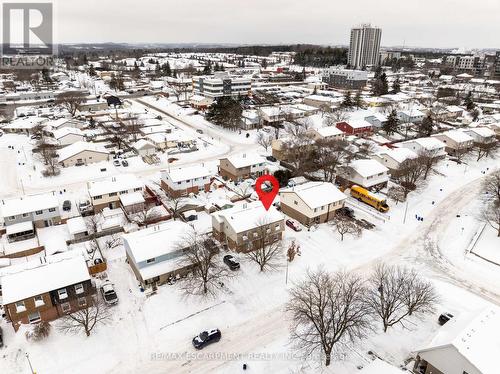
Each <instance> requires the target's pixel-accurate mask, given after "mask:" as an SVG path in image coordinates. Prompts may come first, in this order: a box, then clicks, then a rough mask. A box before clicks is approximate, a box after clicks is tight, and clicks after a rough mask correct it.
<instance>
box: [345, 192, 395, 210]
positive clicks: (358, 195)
mask: <svg viewBox="0 0 500 374" xmlns="http://www.w3.org/2000/svg"><path fill="white" fill-rule="evenodd" d="M351 196H352V197H354V198H355V199H358V200H359V201H362V202H364V203H365V204H368V205H371V206H372V207H374V208H375V209H377V210H378V211H380V212H382V213H386V212H387V211H389V206H388V205H387V202H386V201H385V199H381V198H380V197H378V196H375V195H374V194H372V193H370V191H368V190H365V189H364V188H363V187H360V186H356V185H354V186H352V187H351Z"/></svg>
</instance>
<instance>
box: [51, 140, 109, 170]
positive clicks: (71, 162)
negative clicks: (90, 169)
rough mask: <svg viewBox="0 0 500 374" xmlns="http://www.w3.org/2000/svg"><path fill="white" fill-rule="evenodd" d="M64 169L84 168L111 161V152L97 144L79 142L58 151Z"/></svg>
mask: <svg viewBox="0 0 500 374" xmlns="http://www.w3.org/2000/svg"><path fill="white" fill-rule="evenodd" d="M58 153H59V164H61V166H63V167H69V166H82V165H88V164H93V163H97V162H102V161H108V160H109V152H108V151H107V150H106V149H105V148H104V147H102V146H100V145H97V144H95V143H88V142H82V141H77V142H76V143H73V144H71V145H68V146H66V147H64V148H62V149H60V150H59V151H58Z"/></svg>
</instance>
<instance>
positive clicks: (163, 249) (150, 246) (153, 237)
mask: <svg viewBox="0 0 500 374" xmlns="http://www.w3.org/2000/svg"><path fill="white" fill-rule="evenodd" d="M193 235H194V231H193V228H192V227H191V226H190V225H188V224H187V223H185V222H182V221H169V222H166V223H162V224H159V225H154V226H150V227H148V228H146V229H143V230H139V231H135V232H132V233H130V234H125V235H123V237H122V238H123V245H124V247H125V253H126V256H127V260H128V263H129V265H130V267H131V268H132V271H133V272H134V274H135V276H136V278H137V280H138V281H139V282H140V283H141V285H142V287H143V288H145V287H147V286H148V285H153V284H154V285H160V284H163V283H165V282H167V281H168V280H169V278H171V277H174V278H175V277H176V276H178V275H184V274H186V272H188V271H189V269H190V268H191V267H190V266H189V265H188V264H187V263H186V264H183V263H182V261H183V256H184V253H185V251H186V250H187V249H188V248H189V246H190V245H191V243H190V242H189V240H188V239H189V238H190V237H192V236H193Z"/></svg>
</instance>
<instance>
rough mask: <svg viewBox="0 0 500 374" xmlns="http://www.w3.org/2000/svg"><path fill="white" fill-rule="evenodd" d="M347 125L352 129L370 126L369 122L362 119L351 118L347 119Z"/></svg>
mask: <svg viewBox="0 0 500 374" xmlns="http://www.w3.org/2000/svg"><path fill="white" fill-rule="evenodd" d="M347 123H348V124H349V126H351V127H352V128H353V129H361V128H364V127H372V125H371V123H369V122H367V121H365V120H363V119H351V120H349V121H347Z"/></svg>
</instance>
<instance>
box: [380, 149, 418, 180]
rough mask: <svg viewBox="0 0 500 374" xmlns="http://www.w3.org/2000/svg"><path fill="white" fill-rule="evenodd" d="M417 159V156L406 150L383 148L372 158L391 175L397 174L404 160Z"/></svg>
mask: <svg viewBox="0 0 500 374" xmlns="http://www.w3.org/2000/svg"><path fill="white" fill-rule="evenodd" d="M417 157H418V155H417V154H416V153H415V152H413V151H412V150H411V149H408V148H385V149H384V150H382V151H380V152H377V153H376V154H374V155H373V156H372V158H373V159H374V160H376V161H378V162H380V163H381V164H382V165H384V166H385V167H387V168H388V169H389V172H390V173H391V174H394V173H397V171H398V170H399V168H400V167H401V164H402V163H403V162H405V161H406V160H408V159H414V158H417Z"/></svg>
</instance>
